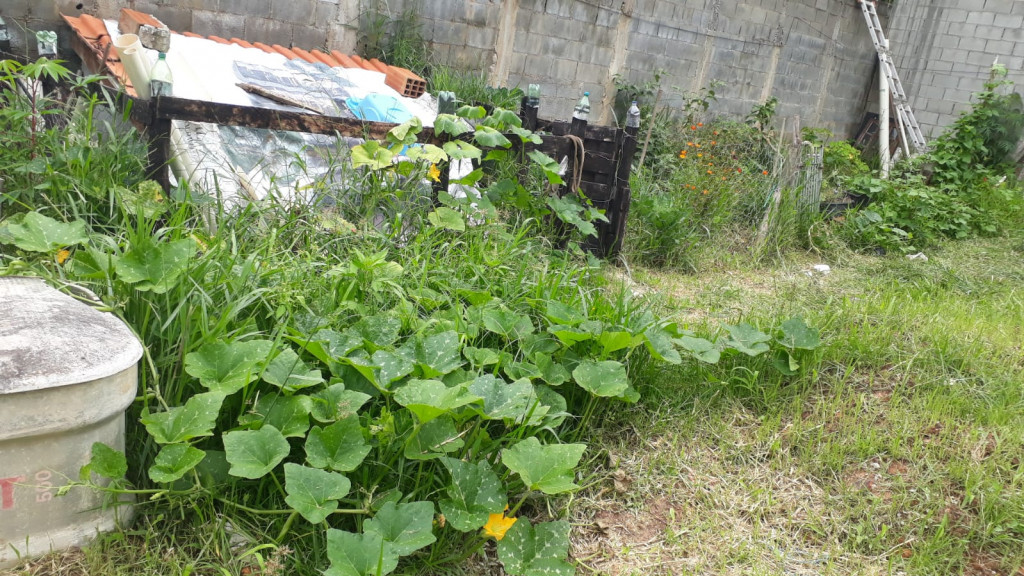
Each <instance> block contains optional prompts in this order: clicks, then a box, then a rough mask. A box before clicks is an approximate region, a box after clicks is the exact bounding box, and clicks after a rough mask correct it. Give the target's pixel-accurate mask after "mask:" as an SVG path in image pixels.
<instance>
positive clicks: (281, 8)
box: [270, 0, 326, 37]
mask: <svg viewBox="0 0 1024 576" xmlns="http://www.w3.org/2000/svg"><path fill="white" fill-rule="evenodd" d="M270 14H271V17H272V18H274V19H275V20H281V21H282V22H287V23H289V24H301V25H307V26H309V25H312V24H313V17H314V16H315V15H316V0H271V10H270ZM324 37H326V34H324Z"/></svg>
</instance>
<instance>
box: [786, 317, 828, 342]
mask: <svg viewBox="0 0 1024 576" xmlns="http://www.w3.org/2000/svg"><path fill="white" fill-rule="evenodd" d="M779 342H780V343H781V344H782V345H783V346H785V347H786V348H799V349H801V350H814V349H815V348H817V347H818V346H821V336H820V335H819V334H818V331H817V330H816V329H814V328H811V327H810V326H808V325H807V323H806V322H804V319H803V318H800V317H799V316H795V317H793V318H790V319H789V320H786V321H785V322H783V323H782V338H780V339H779Z"/></svg>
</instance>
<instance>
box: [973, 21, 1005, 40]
mask: <svg viewBox="0 0 1024 576" xmlns="http://www.w3.org/2000/svg"><path fill="white" fill-rule="evenodd" d="M1003 30H1004V29H1003V27H1001V26H984V25H981V24H979V25H978V27H977V28H976V29H975V30H974V35H975V36H977V37H978V38H984V39H986V40H1000V39H1002V37H1003Z"/></svg>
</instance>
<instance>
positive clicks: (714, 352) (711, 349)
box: [673, 336, 722, 364]
mask: <svg viewBox="0 0 1024 576" xmlns="http://www.w3.org/2000/svg"><path fill="white" fill-rule="evenodd" d="M673 342H675V343H676V344H678V345H679V347H680V348H682V349H683V350H686V351H687V352H689V353H690V354H692V355H693V357H694V358H696V359H697V360H700V361H701V362H705V363H707V364H717V363H718V360H719V358H721V356H722V354H721V352H719V351H718V349H717V348H715V344H714V342H711V341H710V340H705V339H704V338H697V337H695V336H680V337H679V338H676V339H674V340H673Z"/></svg>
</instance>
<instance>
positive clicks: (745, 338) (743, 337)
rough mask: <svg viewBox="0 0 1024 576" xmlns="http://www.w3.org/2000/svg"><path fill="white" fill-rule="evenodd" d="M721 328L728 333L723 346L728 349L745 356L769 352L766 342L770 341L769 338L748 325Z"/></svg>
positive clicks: (728, 325) (726, 325) (724, 325)
mask: <svg viewBox="0 0 1024 576" xmlns="http://www.w3.org/2000/svg"><path fill="white" fill-rule="evenodd" d="M722 326H723V327H724V328H725V329H726V330H728V331H729V338H728V339H727V340H726V342H725V344H726V345H727V346H729V347H730V348H734V349H735V350H737V351H739V352H742V353H744V354H746V355H747V356H758V355H760V354H764V353H765V352H767V351H768V350H769V347H768V344H766V342H768V341H770V340H771V336H768V335H767V334H765V333H764V332H761V331H760V330H758V329H757V328H754V327H753V326H751V325H750V324H747V323H743V324H739V325H737V326H732V325H730V324H722Z"/></svg>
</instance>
